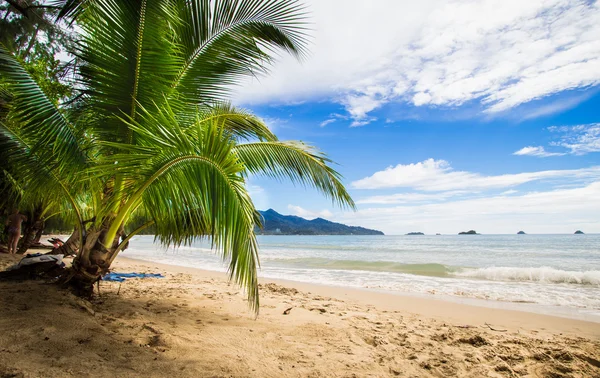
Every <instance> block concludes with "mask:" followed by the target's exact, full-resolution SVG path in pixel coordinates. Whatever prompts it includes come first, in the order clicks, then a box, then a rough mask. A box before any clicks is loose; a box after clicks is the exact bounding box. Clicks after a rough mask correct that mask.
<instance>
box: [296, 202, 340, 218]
mask: <svg viewBox="0 0 600 378" xmlns="http://www.w3.org/2000/svg"><path fill="white" fill-rule="evenodd" d="M288 210H290V211H291V212H292V214H293V215H296V216H299V217H302V218H307V219H314V218H331V216H333V213H332V212H331V211H329V210H327V209H325V210H321V211H312V210H307V209H304V208H302V207H300V206H296V205H288Z"/></svg>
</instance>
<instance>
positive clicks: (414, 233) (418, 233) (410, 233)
mask: <svg viewBox="0 0 600 378" xmlns="http://www.w3.org/2000/svg"><path fill="white" fill-rule="evenodd" d="M406 235H425V234H424V233H422V232H409V233H408V234H406Z"/></svg>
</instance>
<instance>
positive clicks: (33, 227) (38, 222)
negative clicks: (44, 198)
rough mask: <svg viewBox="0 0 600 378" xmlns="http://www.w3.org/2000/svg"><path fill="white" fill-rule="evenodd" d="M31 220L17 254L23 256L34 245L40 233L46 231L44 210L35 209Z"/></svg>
mask: <svg viewBox="0 0 600 378" xmlns="http://www.w3.org/2000/svg"><path fill="white" fill-rule="evenodd" d="M29 215H30V218H29V223H28V224H27V227H25V230H24V232H23V238H22V239H21V246H20V247H19V249H18V250H17V253H18V254H20V255H22V254H24V253H25V252H27V250H28V249H29V248H30V247H31V246H32V245H33V244H34V242H35V237H36V235H37V234H38V232H41V231H43V230H44V220H43V219H42V210H41V209H40V208H37V207H36V208H35V209H34V210H33V212H31V213H30V214H29Z"/></svg>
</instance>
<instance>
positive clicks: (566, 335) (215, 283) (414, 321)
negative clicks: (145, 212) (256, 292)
mask: <svg viewBox="0 0 600 378" xmlns="http://www.w3.org/2000/svg"><path fill="white" fill-rule="evenodd" d="M18 260H19V258H18V257H17V256H0V269H4V268H6V267H7V266H9V265H12V264H13V263H14V262H16V261H18ZM114 270H115V271H116V272H139V273H162V274H163V275H164V277H163V278H146V279H140V278H133V279H127V280H125V281H124V282H111V281H102V282H101V283H100V284H99V285H98V287H97V288H95V290H94V291H95V295H94V297H93V298H92V299H91V300H90V301H88V300H85V299H82V298H80V297H76V296H74V295H73V294H72V293H71V292H69V291H67V290H64V289H61V288H60V287H59V286H57V285H52V284H48V283H47V282H44V281H22V282H15V281H0V292H2V295H0V328H1V329H2V330H3V332H0V376H2V377H5V376H6V377H32V378H33V377H44V378H63V377H81V376H86V377H94V378H95V377H99V378H100V377H121V376H127V377H135V378H137V377H140V378H149V377H150V378H153V377H172V378H184V377H223V378H224V377H236V378H237V377H240V378H241V377H252V378H263V377H273V378H275V377H277V378H279V377H315V378H316V377H374V376H376V377H398V376H402V377H432V378H433V377H449V376H459V377H497V378H501V377H506V378H508V377H518V376H527V377H536V378H548V377H563V378H564V377H573V378H575V377H592V376H600V360H599V359H598V350H600V327H598V324H597V323H589V322H583V321H577V320H570V319H564V318H557V317H551V316H544V315H537V314H531V313H525V312H517V311H509V310H496V309H490V308H485V307H477V306H469V305H464V304H457V303H452V302H444V301H440V300H433V299H422V298H413V297H401V296H397V295H392V294H386V293H376V292H371V291H365V290H359V289H343V288H336V287H327V286H320V285H313V284H303V283H297V282H293V281H284V280H268V279H261V280H260V302H261V307H260V314H259V316H258V317H255V314H254V313H253V312H252V311H251V310H250V308H249V306H248V303H247V301H246V299H245V298H246V296H245V294H244V293H243V292H241V291H240V289H239V288H238V287H235V286H234V285H232V284H230V283H228V280H227V277H226V275H225V274H224V273H219V272H213V271H205V270H200V269H196V268H187V267H178V266H173V265H165V264H158V263H153V262H148V261H143V260H133V259H128V258H126V257H118V258H117V259H116V260H115V262H114Z"/></svg>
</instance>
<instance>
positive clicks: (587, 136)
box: [513, 123, 600, 157]
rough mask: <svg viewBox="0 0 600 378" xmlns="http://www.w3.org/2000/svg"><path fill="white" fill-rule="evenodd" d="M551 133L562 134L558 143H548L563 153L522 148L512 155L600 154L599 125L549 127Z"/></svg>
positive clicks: (539, 147) (540, 148) (542, 148)
mask: <svg viewBox="0 0 600 378" xmlns="http://www.w3.org/2000/svg"><path fill="white" fill-rule="evenodd" d="M548 130H549V131H550V132H552V133H556V134H562V135H560V137H559V140H558V141H555V142H552V143H550V145H551V146H553V147H560V148H563V149H565V152H548V151H546V150H545V148H544V147H542V146H538V147H532V146H528V147H523V148H521V149H520V150H519V151H516V152H515V153H513V155H529V156H538V157H548V156H561V155H566V154H567V153H568V154H572V155H585V154H588V153H590V152H600V123H590V124H587V125H577V126H550V127H548Z"/></svg>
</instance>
